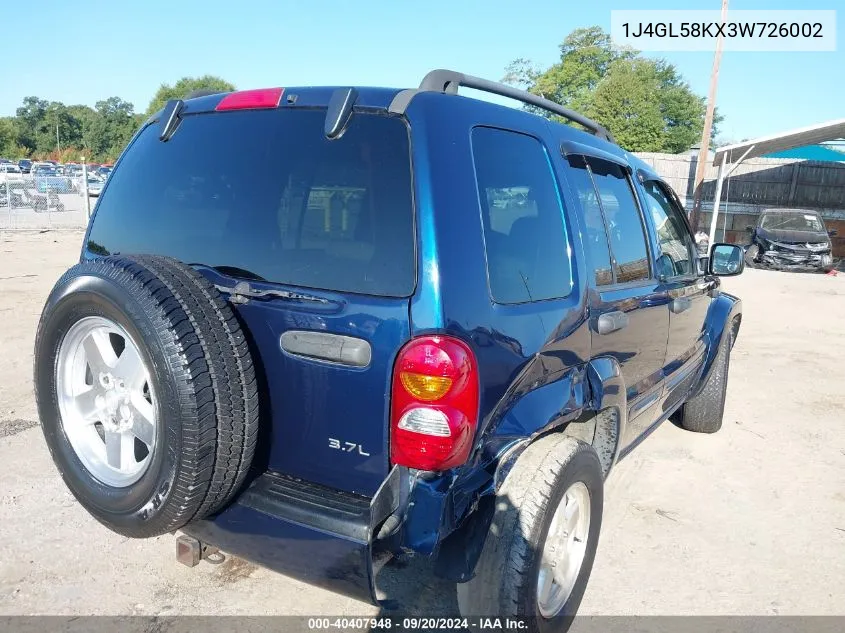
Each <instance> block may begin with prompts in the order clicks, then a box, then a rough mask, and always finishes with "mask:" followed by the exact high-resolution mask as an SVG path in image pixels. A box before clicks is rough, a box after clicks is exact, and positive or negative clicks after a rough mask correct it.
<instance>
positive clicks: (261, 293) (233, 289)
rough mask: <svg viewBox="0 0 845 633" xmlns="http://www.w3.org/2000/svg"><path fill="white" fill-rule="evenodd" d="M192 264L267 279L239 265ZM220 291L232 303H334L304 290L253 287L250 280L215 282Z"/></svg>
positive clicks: (232, 274) (223, 272)
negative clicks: (262, 301) (279, 300)
mask: <svg viewBox="0 0 845 633" xmlns="http://www.w3.org/2000/svg"><path fill="white" fill-rule="evenodd" d="M191 266H203V267H205V268H211V269H212V270H214V271H217V272H218V273H221V274H223V275H229V276H232V277H242V278H245V279H248V280H250V281H264V282H266V281H267V280H266V279H265V278H264V277H262V276H261V275H259V274H257V273H254V272H252V271H251V270H247V269H246V268H239V267H238V266H225V265H224V266H205V265H204V264H191ZM214 287H215V288H217V290H219V291H220V292H225V293H226V294H228V295H229V301H231V302H232V303H247V302H249V300H250V299H258V300H262V299H288V300H290V301H308V302H310V303H322V304H324V305H330V304H333V303H334V302H333V301H329V300H328V299H324V298H323V297H317V296H315V295H309V294H304V293H302V292H293V291H290V290H279V289H261V288H253V287H252V286H250V285H249V281H238V282H237V283H236V284H235V285H234V286H224V285H222V284H214Z"/></svg>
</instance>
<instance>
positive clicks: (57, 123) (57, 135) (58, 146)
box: [56, 119, 62, 153]
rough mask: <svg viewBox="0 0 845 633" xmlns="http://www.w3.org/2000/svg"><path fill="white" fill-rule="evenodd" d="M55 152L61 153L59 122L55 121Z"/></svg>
mask: <svg viewBox="0 0 845 633" xmlns="http://www.w3.org/2000/svg"><path fill="white" fill-rule="evenodd" d="M56 151H57V152H59V153H61V151H62V144H61V143H60V142H59V121H58V119H56Z"/></svg>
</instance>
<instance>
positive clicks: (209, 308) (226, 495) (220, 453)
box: [134, 255, 258, 517]
mask: <svg viewBox="0 0 845 633" xmlns="http://www.w3.org/2000/svg"><path fill="white" fill-rule="evenodd" d="M134 259H136V260H137V261H139V262H141V263H143V264H144V266H145V267H147V268H148V269H149V270H151V271H152V272H153V273H154V274H155V275H156V276H157V277H158V278H159V279H160V280H161V281H162V282H163V283H164V284H165V285H166V286H167V287H168V288H169V290H170V291H171V293H173V295H174V296H175V297H176V299H177V300H178V301H179V303H180V306H181V308H182V309H183V310H184V311H185V314H186V315H187V316H188V320H189V321H190V324H191V326H192V328H193V330H194V331H195V332H196V334H197V335H198V338H199V344H200V347H201V352H202V353H203V355H204V356H205V358H206V359H207V362H208V361H210V362H209V363H208V365H209V375H210V378H211V385H212V389H213V393H214V403H215V415H216V419H217V425H216V430H217V434H216V435H217V436H216V438H214V441H215V442H216V452H215V460H214V470H213V476H212V479H211V485H210V487H209V489H208V493H207V495H206V498H205V499H204V501H203V504H202V505H201V506H200V508H199V510H198V511H197V514H198V516H200V517H202V516H206V515H207V514H212V513H214V512H217V511H218V510H220V509H221V508H222V507H223V506H224V505H225V504H226V502H227V501H228V500H229V499H230V498H231V495H232V494H233V493H234V492H236V491H237V490H238V489H239V488H240V486H241V485H242V484H243V482H244V479H245V478H246V475H247V473H248V471H249V467H250V465H251V463H252V457H253V455H254V453H255V446H256V443H257V441H258V397H257V396H258V382H257V380H256V377H255V369H254V367H253V363H252V357H251V355H250V353H249V349H248V346H247V341H246V337H245V336H244V334H243V332H242V331H241V329H240V326H239V325H238V322H237V318H236V317H235V314H234V312H233V311H232V309H231V308H230V307H229V305H228V304H227V303H226V302H225V301H224V299H223V297H222V296H221V295H220V292H219V291H218V290H217V289H216V288H215V287H214V286H212V285H211V284H210V283H209V282H208V280H206V279H205V277H203V276H202V275H200V274H199V273H198V272H196V271H195V270H194V269H193V268H191V267H189V266H186V265H184V264H181V263H179V262H178V261H176V260H175V259H172V258H168V257H163V256H152V255H139V256H136V257H134ZM186 352H187V350H186Z"/></svg>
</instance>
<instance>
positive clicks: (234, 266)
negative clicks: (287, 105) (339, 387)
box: [88, 109, 416, 297]
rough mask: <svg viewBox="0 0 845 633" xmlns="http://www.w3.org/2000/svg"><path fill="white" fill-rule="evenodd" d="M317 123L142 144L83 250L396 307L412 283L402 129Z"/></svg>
mask: <svg viewBox="0 0 845 633" xmlns="http://www.w3.org/2000/svg"><path fill="white" fill-rule="evenodd" d="M324 120H325V110H300V109H278V110H260V111H236V112H225V113H211V114H197V115H188V116H186V117H185V118H184V120H183V121H182V122H181V124H180V127H179V128H178V129H177V131H176V133H175V134H174V135H173V137H172V138H171V139H170V140H169V141H167V142H166V143H163V142H161V141H160V140H159V138H158V134H159V130H158V126H156V125H153V126H150V127H149V128H147V129H146V130H145V131H143V132H142V133H141V135H140V136H139V138H138V139H137V140H136V141H135V142H134V143H133V145H132V146H131V148H130V149H129V151H128V152H127V153H126V155H125V156H124V157H123V158H122V160H121V163H120V166H119V168H118V169H117V170H115V171H114V173H113V174H111V175H110V177H109V181H108V186H107V187H106V189H105V191H104V194H103V196H102V199H101V200H100V202H99V205H98V207H97V212H96V216H95V218H94V222H93V225H92V228H91V233H90V239H89V243H88V246H89V250H91V251H92V252H94V253H98V254H106V253H124V254H131V253H153V254H163V255H169V256H171V257H175V258H176V259H179V260H181V261H183V262H186V263H191V264H202V265H206V266H212V267H217V268H219V269H221V270H223V271H224V272H228V273H229V274H232V275H233V276H236V277H242V278H247V279H249V278H252V279H260V280H266V281H270V282H277V283H284V284H291V285H295V286H303V287H310V288H317V289H326V290H335V291H346V292H352V293H361V294H370V295H378V296H393V297H404V296H409V295H411V294H412V293H413V290H414V285H415V281H416V275H415V261H416V257H415V248H414V232H413V218H414V212H413V196H412V189H411V166H410V157H409V141H408V129H407V126H406V125H405V123H404V122H403V121H401V120H399V119H397V118H392V117H386V116H379V115H375V114H365V113H356V114H355V115H353V117H352V119H351V121H350V123H349V127H348V129H347V130H346V132H345V133H344V134H343V136H342V137H341V138H340V139H337V140H332V141H330V140H327V139H326V138H325V136H324V134H323V124H324Z"/></svg>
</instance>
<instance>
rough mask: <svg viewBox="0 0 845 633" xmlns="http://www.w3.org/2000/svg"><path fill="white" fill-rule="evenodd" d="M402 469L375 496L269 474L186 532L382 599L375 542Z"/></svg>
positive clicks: (396, 500)
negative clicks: (378, 587) (371, 496)
mask: <svg viewBox="0 0 845 633" xmlns="http://www.w3.org/2000/svg"><path fill="white" fill-rule="evenodd" d="M403 470H404V469H400V468H394V469H393V470H392V471H391V472H390V475H389V476H388V478H387V479H386V480H385V481H384V483H383V484H382V485H381V487H380V488H379V490H378V492H376V496H375V497H373V498H372V499H370V498H368V497H363V496H360V495H355V494H351V493H346V492H341V491H339V490H335V489H333V488H327V487H325V486H320V485H317V484H312V483H308V482H304V481H301V480H298V479H295V478H293V477H288V476H286V475H281V474H277V473H270V472H268V473H265V474H263V475H261V476H260V477H258V479H256V480H255V481H254V482H253V483H252V485H250V487H249V488H248V489H247V490H246V491H245V492H244V493H243V494H242V495H241V496H240V497H238V499H237V501H236V502H235V503H233V504H232V505H230V506H229V507H228V508H227V509H226V510H224V511H223V512H222V513H220V514H219V515H217V516H216V517H214V518H213V519H209V520H204V521H197V522H196V523H191V524H190V525H188V526H186V527H185V528H184V529H183V531H184V532H185V533H186V534H188V535H190V536H193V537H194V538H196V539H198V540H200V541H202V542H204V543H207V544H210V545H213V546H215V547H218V548H220V549H221V550H223V551H224V552H227V553H229V554H232V555H234V556H237V557H239V558H243V559H246V560H249V561H251V562H253V563H256V564H258V565H261V566H263V567H267V568H268V569H271V570H273V571H276V572H279V573H281V574H284V575H286V576H290V577H292V578H296V579H297V580H301V581H303V582H307V583H310V584H312V585H317V586H319V587H323V588H326V589H329V590H331V591H334V592H337V593H341V594H344V595H346V596H350V597H352V598H356V599H358V600H364V601H367V602H372V603H374V604H377V603H378V598H377V596H376V589H375V573H376V569H374V561H373V540H374V535H375V534H376V531H377V529H378V527H379V526H380V525H381V524H382V523H383V522H384V520H385V519H387V517H388V516H390V515H391V514H392V513H393V512H394V511H395V510H397V509H398V508H399V505H400V499H401V497H402V496H403V495H402V494H401V492H400V490H401V488H402V480H403V479H404V480H405V481H407V478H403V477H402V472H403Z"/></svg>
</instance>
